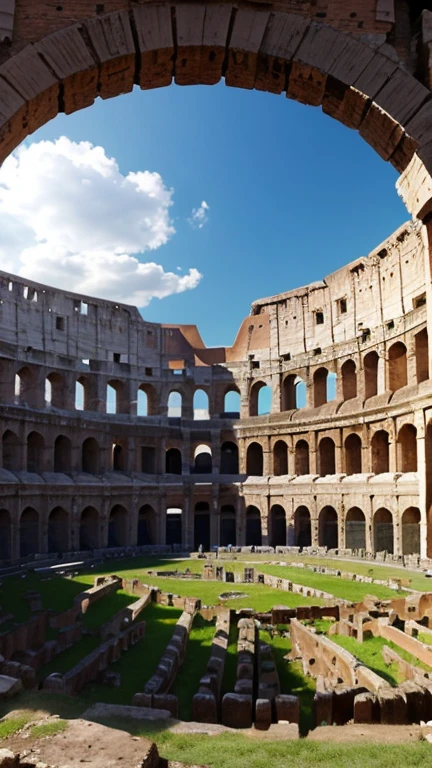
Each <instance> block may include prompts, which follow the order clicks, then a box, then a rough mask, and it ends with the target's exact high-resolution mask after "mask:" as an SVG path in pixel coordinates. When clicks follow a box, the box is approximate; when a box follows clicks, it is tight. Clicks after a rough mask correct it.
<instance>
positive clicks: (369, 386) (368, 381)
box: [363, 352, 379, 400]
mask: <svg viewBox="0 0 432 768" xmlns="http://www.w3.org/2000/svg"><path fill="white" fill-rule="evenodd" d="M378 363H379V356H378V353H377V352H368V353H367V355H365V356H364V358H363V370H364V386H365V399H366V400H367V399H368V398H369V397H375V395H377V394H378Z"/></svg>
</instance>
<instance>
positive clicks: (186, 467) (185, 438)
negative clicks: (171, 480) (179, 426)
mask: <svg viewBox="0 0 432 768" xmlns="http://www.w3.org/2000/svg"><path fill="white" fill-rule="evenodd" d="M181 455H182V475H190V470H191V464H192V461H193V457H192V456H191V444H190V431H189V429H184V430H182V446H181Z"/></svg>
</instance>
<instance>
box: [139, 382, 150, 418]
mask: <svg viewBox="0 0 432 768" xmlns="http://www.w3.org/2000/svg"><path fill="white" fill-rule="evenodd" d="M148 415H149V407H148V395H147V392H145V391H144V390H143V389H142V387H140V388H139V390H138V392H137V416H148Z"/></svg>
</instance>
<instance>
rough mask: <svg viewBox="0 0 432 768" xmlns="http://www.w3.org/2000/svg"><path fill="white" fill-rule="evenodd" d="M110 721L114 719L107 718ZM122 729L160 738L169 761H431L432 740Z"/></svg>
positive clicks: (235, 764) (380, 766)
mask: <svg viewBox="0 0 432 768" xmlns="http://www.w3.org/2000/svg"><path fill="white" fill-rule="evenodd" d="M104 722H105V723H106V725H110V722H109V721H104ZM112 725H114V726H115V727H117V728H123V727H124V729H125V730H128V731H129V732H130V731H131V728H133V733H134V734H135V735H142V736H146V737H147V738H149V739H151V740H153V741H155V742H156V743H157V746H158V750H159V754H160V755H161V756H162V757H164V758H165V759H168V760H172V761H174V760H176V761H181V762H182V763H185V764H187V765H206V766H208V767H209V768H226V767H227V765H229V768H269V766H271V768H287V766H291V765H292V766H294V767H295V768H311V767H312V768H317V767H319V768H365V767H366V768H394V765H395V764H399V765H403V766H404V768H418V766H420V765H425V766H427V765H430V764H431V763H430V761H431V752H430V749H431V748H430V744H427V743H425V742H415V743H410V744H406V745H405V744H403V745H395V746H385V745H382V744H368V743H363V744H331V743H323V742H314V741H310V742H309V741H308V740H307V739H300V740H293V741H260V740H258V739H251V738H248V737H247V736H245V735H244V734H241V733H223V734H221V735H219V736H207V735H199V734H194V735H191V734H184V735H183V734H174V733H171V732H169V731H166V730H158V729H156V728H155V726H154V724H151V723H146V724H144V723H134V724H131V723H127V722H124V723H123V722H121V721H119V720H116V721H115V723H112Z"/></svg>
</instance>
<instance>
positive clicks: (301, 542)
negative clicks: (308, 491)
mask: <svg viewBox="0 0 432 768" xmlns="http://www.w3.org/2000/svg"><path fill="white" fill-rule="evenodd" d="M294 531H295V546H296V547H301V548H303V547H310V546H311V545H312V531H311V516H310V512H309V510H308V508H307V507H304V506H301V507H297V509H296V511H295V513H294Z"/></svg>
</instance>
